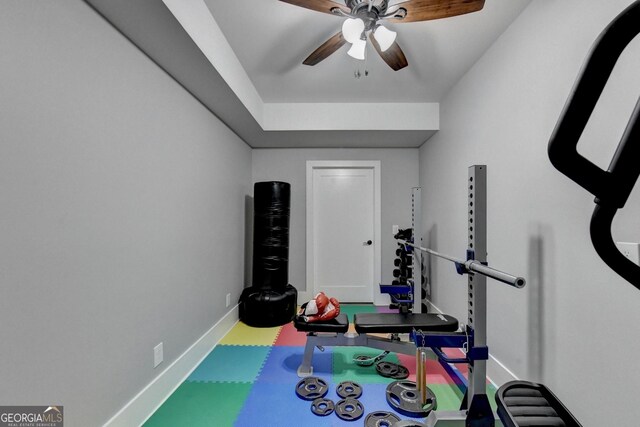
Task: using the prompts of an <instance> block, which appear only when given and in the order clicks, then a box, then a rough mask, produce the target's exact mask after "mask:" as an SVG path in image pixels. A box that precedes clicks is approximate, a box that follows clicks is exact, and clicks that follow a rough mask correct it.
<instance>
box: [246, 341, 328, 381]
mask: <svg viewBox="0 0 640 427" xmlns="http://www.w3.org/2000/svg"><path fill="white" fill-rule="evenodd" d="M303 354H304V347H284V346H282V347H273V348H272V349H271V352H270V353H269V356H268V357H267V360H266V361H265V363H264V366H263V367H262V371H261V372H260V375H259V376H258V380H257V381H258V382H266V383H279V384H294V385H295V384H297V383H298V381H300V378H298V374H297V371H298V366H300V363H301V362H302V356H303ZM332 358H333V356H332V351H331V349H330V348H326V349H325V351H323V352H321V351H320V350H317V349H316V351H315V352H314V354H313V361H312V364H311V365H312V366H313V376H318V377H321V378H322V377H324V378H331V370H332V360H333V359H332Z"/></svg>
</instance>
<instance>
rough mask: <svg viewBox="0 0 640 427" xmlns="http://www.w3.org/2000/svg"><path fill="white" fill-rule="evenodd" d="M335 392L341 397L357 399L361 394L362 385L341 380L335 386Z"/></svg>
mask: <svg viewBox="0 0 640 427" xmlns="http://www.w3.org/2000/svg"><path fill="white" fill-rule="evenodd" d="M336 393H338V396H340V397H341V398H343V399H346V398H347V397H351V398H353V399H357V398H359V397H360V396H362V387H361V386H360V384H358V383H354V382H353V381H343V382H341V383H340V384H338V387H336Z"/></svg>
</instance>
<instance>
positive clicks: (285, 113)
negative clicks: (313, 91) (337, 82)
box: [262, 102, 440, 131]
mask: <svg viewBox="0 0 640 427" xmlns="http://www.w3.org/2000/svg"><path fill="white" fill-rule="evenodd" d="M354 112H357V113H358V114H357V116H356V115H354ZM439 115H440V105H439V104H438V103H434V102H431V103H379V104H364V103H350V104H334V103H316V104H311V103H296V104H285V103H277V104H276V103H269V104H264V110H263V119H264V121H263V123H262V129H264V130H267V131H268V130H438V129H439V126H440V117H439ZM354 117H355V119H354Z"/></svg>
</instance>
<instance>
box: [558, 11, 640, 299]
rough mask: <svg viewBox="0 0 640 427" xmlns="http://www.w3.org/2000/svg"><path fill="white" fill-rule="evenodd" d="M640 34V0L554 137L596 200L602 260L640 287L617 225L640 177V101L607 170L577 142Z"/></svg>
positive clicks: (618, 21) (590, 66) (594, 57)
mask: <svg viewBox="0 0 640 427" xmlns="http://www.w3.org/2000/svg"><path fill="white" fill-rule="evenodd" d="M638 33H640V0H638V1H635V2H634V3H633V4H632V5H631V6H629V7H628V8H627V9H625V10H624V11H623V12H622V13H620V15H618V16H617V17H616V18H615V19H614V20H613V22H611V24H609V26H608V27H607V28H605V30H604V31H603V32H602V33H601V34H600V37H599V38H598V40H597V41H596V42H595V44H594V45H593V47H592V48H591V52H590V53H589V56H588V59H587V61H586V63H585V64H584V66H583V68H582V71H581V72H580V75H579V77H578V79H577V81H576V83H575V85H574V87H573V89H572V93H571V95H570V96H569V99H568V100H567V103H566V105H565V107H564V111H563V112H562V114H561V116H560V119H559V121H558V124H557V125H556V128H555V130H554V131H553V134H552V136H551V140H550V141H549V146H548V152H549V159H550V160H551V163H552V164H553V165H554V166H555V167H556V168H557V169H558V170H559V171H560V172H562V173H563V174H565V175H566V176H568V177H569V178H571V179H572V180H573V181H575V182H576V183H577V184H578V185H580V186H581V187H582V188H584V189H585V190H587V191H589V192H590V193H591V194H593V195H594V196H595V197H596V198H595V200H594V202H595V203H596V207H595V209H594V211H593V216H592V217H591V227H590V231H591V241H592V243H593V246H594V248H595V250H596V252H597V253H598V255H600V258H602V260H603V261H604V262H605V263H606V264H607V265H608V266H609V267H611V268H612V269H613V270H614V271H615V272H616V273H618V274H619V275H620V276H622V277H623V278H625V279H626V280H627V281H629V283H631V284H632V285H633V286H635V287H636V288H638V289H640V266H637V265H636V264H634V263H633V262H631V261H630V260H629V259H627V258H626V257H625V256H624V255H622V254H621V253H620V251H619V250H618V248H617V247H616V245H615V243H614V241H613V237H612V236H611V224H612V222H613V218H614V216H615V215H616V213H617V211H618V209H622V208H623V207H624V205H625V203H626V202H627V199H628V198H629V195H630V194H631V191H632V190H633V187H634V186H635V184H636V181H637V180H638V176H640V161H639V159H640V99H639V100H638V103H637V104H636V106H635V109H634V111H633V113H632V114H631V118H630V119H629V123H628V124H627V128H626V129H625V131H624V134H623V135H622V139H621V140H620V143H619V144H618V148H617V150H616V152H615V154H614V156H613V159H612V160H611V163H610V164H609V168H608V169H607V170H606V171H603V170H602V169H600V168H599V167H598V166H596V165H595V164H593V163H592V162H591V161H589V160H587V159H586V158H585V157H583V156H582V155H580V153H578V150H577V145H578V142H579V140H580V136H581V135H582V132H583V131H584V129H585V127H586V126H587V123H588V122H589V118H590V116H591V113H592V112H593V110H594V108H595V106H596V104H597V103H598V100H599V98H600V95H601V94H602V91H603V90H604V87H605V85H606V83H607V81H608V80H609V76H610V75H611V72H612V71H613V68H614V66H615V64H616V62H617V60H618V58H619V57H620V55H621V54H622V52H623V51H624V49H625V48H626V47H627V45H628V44H629V43H630V42H631V41H632V40H633V39H634V38H635V37H636V36H637V35H638Z"/></svg>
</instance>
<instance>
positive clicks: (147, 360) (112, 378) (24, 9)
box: [0, 0, 252, 426]
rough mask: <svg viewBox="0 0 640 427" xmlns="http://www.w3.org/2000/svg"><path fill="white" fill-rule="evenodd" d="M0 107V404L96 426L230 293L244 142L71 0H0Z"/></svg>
mask: <svg viewBox="0 0 640 427" xmlns="http://www.w3.org/2000/svg"><path fill="white" fill-rule="evenodd" d="M0 99H1V100H2V101H1V102H0V141H1V142H0V200H1V201H2V202H1V204H0V236H1V238H0V281H1V283H0V285H1V286H0V288H1V289H2V291H1V292H0V294H1V296H0V343H2V344H1V348H2V350H1V356H0V378H2V381H0V403H2V404H3V405H7V404H16V405H34V404H35V405H42V404H48V403H50V404H61V405H64V406H65V414H66V416H67V419H66V421H67V424H66V425H69V426H92V425H100V424H102V423H104V422H105V421H107V420H108V419H109V418H110V417H111V416H112V415H113V414H115V412H116V411H118V410H119V409H120V408H121V407H122V406H123V405H124V404H125V403H127V402H128V401H129V400H130V399H131V398H132V397H133V396H134V395H135V394H136V393H138V392H139V391H140V390H141V389H142V388H143V387H144V386H145V385H147V384H148V383H149V382H150V381H151V380H152V379H153V378H154V377H155V376H156V375H157V374H158V373H159V372H160V371H161V370H162V369H164V368H165V367H166V366H168V365H169V364H170V363H171V362H172V361H173V360H174V359H175V358H176V357H177V356H178V355H179V354H181V353H182V352H183V351H184V350H186V349H187V348H188V347H189V346H190V345H191V344H192V343H194V342H195V341H196V339H197V338H199V337H200V336H201V335H202V334H204V333H205V332H206V331H207V330H208V329H209V328H211V326H213V325H214V324H215V322H216V321H217V320H219V319H220V318H221V317H222V316H223V315H224V314H225V313H226V312H227V310H228V309H227V308H225V303H224V300H225V294H227V293H231V295H232V301H236V300H237V299H238V297H239V294H240V292H241V290H242V288H243V276H244V243H243V241H244V226H245V224H244V211H245V196H246V195H249V194H251V191H252V190H251V150H250V148H249V147H248V146H247V145H246V144H245V143H244V142H242V141H241V140H240V139H238V137H236V135H234V134H233V133H232V132H230V131H229V130H228V129H227V128H226V127H225V126H224V125H222V124H221V123H220V122H219V121H218V120H217V119H216V118H215V117H214V116H213V115H212V114H210V113H209V112H208V111H207V110H206V109H204V108H203V107H202V105H201V104H199V103H198V102H197V101H196V100H195V99H193V98H192V97H191V96H190V95H189V94H188V93H186V92H185V91H184V90H183V89H182V88H181V87H180V86H179V85H177V84H176V83H175V82H174V81H173V80H172V79H171V78H170V77H169V76H167V75H166V74H164V73H163V72H162V71H161V70H160V69H158V68H157V67H156V66H155V65H154V64H153V63H151V62H150V61H149V60H148V59H147V58H146V57H145V56H144V55H142V54H141V53H140V52H139V51H138V50H137V49H136V48H135V47H134V46H132V45H131V44H130V43H129V42H127V41H126V40H125V39H124V38H123V37H122V36H121V35H120V34H119V33H117V32H116V31H115V30H114V29H113V28H112V27H111V26H109V25H108V24H107V23H106V22H105V21H104V20H103V19H101V18H100V17H99V16H98V15H96V13H95V12H93V11H92V10H91V9H90V8H89V7H88V6H87V5H86V4H84V3H83V2H81V1H80V0H57V1H55V2H53V1H51V2H49V1H35V0H34V1H29V0H5V1H3V2H2V13H0ZM161 341H163V342H164V353H165V361H164V363H163V364H162V365H160V367H159V368H158V369H155V370H154V369H153V366H152V363H153V347H154V346H155V345H156V344H158V343H159V342H161Z"/></svg>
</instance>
